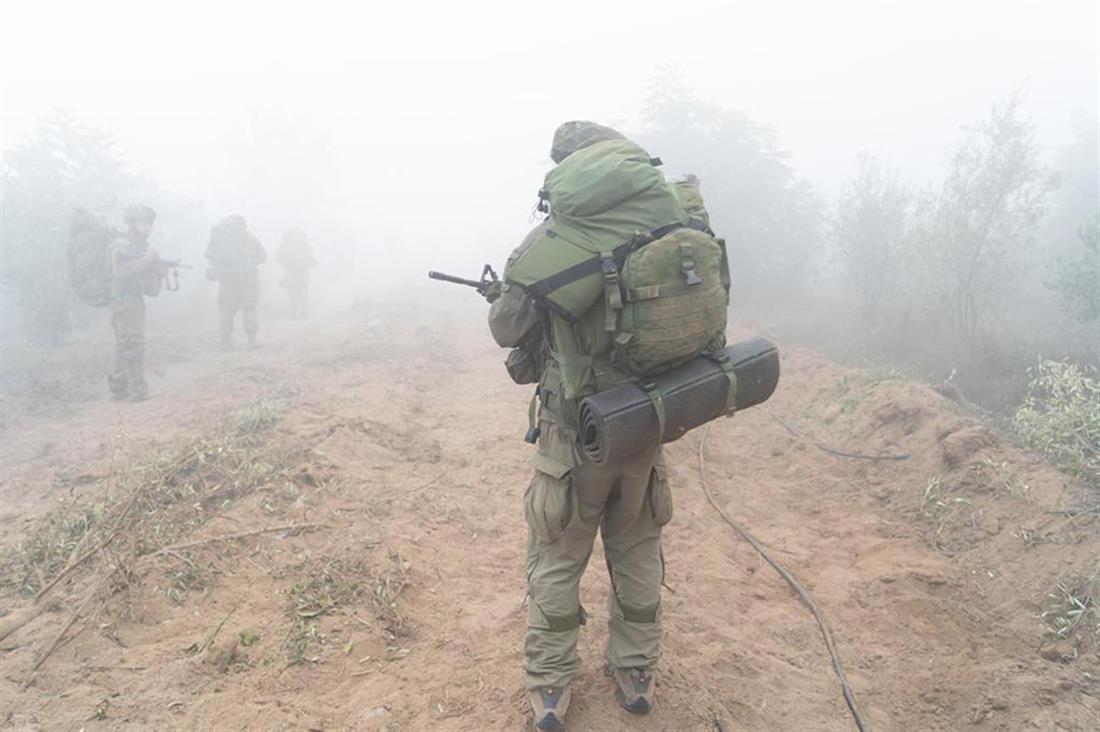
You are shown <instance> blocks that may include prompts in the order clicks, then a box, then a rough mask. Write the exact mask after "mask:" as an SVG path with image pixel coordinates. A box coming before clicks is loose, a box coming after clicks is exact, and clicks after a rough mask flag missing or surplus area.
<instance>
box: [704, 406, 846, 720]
mask: <svg viewBox="0 0 1100 732" xmlns="http://www.w3.org/2000/svg"><path fill="white" fill-rule="evenodd" d="M710 428H711V425H709V424H708V425H707V426H706V428H705V429H704V431H703V437H702V438H701V439H700V440H699V482H700V483H701V484H702V486H703V493H704V494H705V495H706V497H707V501H708V502H709V503H710V505H711V506H713V507H714V510H715V511H717V512H718V515H719V516H721V517H722V520H724V521H725V522H726V523H727V524H729V526H730V528H732V529H733V530H734V531H736V532H737V534H738V536H740V537H741V538H742V539H744V540H745V541H746V542H748V543H749V546H751V547H752V548H753V549H755V550H756V552H757V553H758V554H759V555H760V556H762V557H763V558H764V561H766V562H767V563H768V564H770V565H771V566H772V569H774V570H775V571H776V572H778V573H779V576H780V577H782V578H783V579H784V580H786V582H787V584H788V585H790V586H791V589H792V590H794V591H795V594H797V595H798V597H799V599H800V600H802V602H803V604H804V605H806V607H807V608H808V609H809V610H810V613H811V614H813V616H814V620H816V621H817V627H818V628H820V629H821V637H822V638H823V639H824V640H825V648H826V650H828V652H829V657H830V658H831V659H832V662H833V671H834V672H835V673H836V676H837V678H838V679H839V680H840V688H841V690H842V691H843V693H844V701H845V702H846V703H847V704H848V710H849V711H851V713H852V719H854V720H855V723H856V728H857V729H858V730H859V732H867V726H866V725H865V724H864V723H863V718H862V717H860V716H859V711H858V710H857V709H856V699H855V695H854V694H853V693H852V687H851V686H849V685H848V677H847V676H845V675H844V666H843V665H842V664H841V663H840V656H839V654H838V653H837V650H836V644H834V643H833V634H832V633H831V632H829V627H828V626H827V625H826V624H825V618H824V616H823V615H822V614H821V611H820V610H818V609H817V605H816V604H815V603H814V600H813V598H812V597H811V596H810V593H809V592H808V591H807V590H806V588H805V587H803V586H802V583H800V582H799V581H798V580H797V579H795V577H794V575H793V574H791V573H790V572H789V571H788V570H787V568H786V567H784V566H783V565H782V564H780V563H779V562H778V561H777V560H775V559H774V558H773V557H772V556H771V555H770V554H769V553H768V551H767V550H766V549H765V548H764V547H763V545H762V544H761V543H760V542H759V541H758V540H757V539H756V537H755V536H753V535H752V534H750V533H749V532H748V531H746V530H745V529H743V528H741V526H740V525H738V523H737V522H736V521H734V520H733V519H732V518H730V517H729V515H728V514H727V513H726V512H725V510H723V509H722V507H721V506H719V505H718V502H717V501H716V500H714V495H713V494H712V493H711V490H710V486H708V485H707V471H706V457H705V456H704V448H705V447H706V444H707V436H708V435H709V434H710Z"/></svg>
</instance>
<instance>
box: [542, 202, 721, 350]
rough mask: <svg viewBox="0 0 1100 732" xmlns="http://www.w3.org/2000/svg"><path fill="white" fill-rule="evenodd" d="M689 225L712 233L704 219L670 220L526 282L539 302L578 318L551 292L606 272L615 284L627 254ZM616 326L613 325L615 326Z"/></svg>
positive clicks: (550, 233) (551, 233) (569, 317)
mask: <svg viewBox="0 0 1100 732" xmlns="http://www.w3.org/2000/svg"><path fill="white" fill-rule="evenodd" d="M685 226H686V227H687V228H689V229H695V230H696V231H701V232H703V233H709V231H710V230H709V229H708V228H707V225H706V224H705V223H703V221H702V220H701V219H695V218H693V219H689V220H688V222H687V224H682V223H680V222H676V223H674V224H667V225H665V226H661V227H658V228H656V229H653V230H652V231H647V232H643V233H641V234H638V235H637V236H635V237H633V238H631V239H630V240H629V241H626V242H623V243H622V244H620V245H619V246H617V247H615V248H614V249H612V250H611V251H610V252H602V253H600V254H598V255H596V256H594V257H592V258H591V259H586V260H584V261H583V262H579V263H577V264H574V265H573V266H572V267H566V268H565V269H563V270H561V271H560V272H555V273H554V274H552V275H550V276H549V277H546V278H544V279H541V280H539V281H538V282H534V283H532V284H530V285H526V286H522V285H521V286H522V287H523V288H524V290H525V291H526V292H527V294H528V295H530V296H531V297H533V298H534V299H535V300H536V301H537V302H539V303H541V304H543V305H544V306H546V307H547V308H549V309H550V310H551V311H553V312H555V313H557V314H558V315H561V316H562V317H564V318H565V319H566V320H568V321H569V322H574V321H576V317H574V316H573V314H572V313H570V312H568V311H567V310H565V309H564V308H561V307H558V306H557V305H556V304H555V303H554V302H553V301H552V300H550V299H549V295H550V293H552V292H554V291H555V290H558V289H560V288H562V287H565V286H566V285H570V284H572V283H574V282H576V281H577V280H582V279H584V278H585V277H588V276H590V275H594V274H600V273H602V274H603V276H604V281H605V284H607V285H610V284H612V282H610V280H612V279H613V280H614V284H616V285H617V283H618V270H619V267H620V266H621V263H622V261H623V260H624V259H626V255H627V254H628V253H629V252H630V251H631V250H632V249H634V248H635V247H638V246H645V245H646V244H648V243H649V242H651V241H657V240H658V239H660V238H662V237H664V236H667V235H668V234H671V233H672V232H674V231H676V230H677V229H682V228H684V227H685ZM546 235H547V236H549V237H552V238H553V237H558V238H560V237H559V235H558V234H556V233H554V231H553V230H551V229H548V230H547V231H546ZM620 307H621V305H620ZM613 329H614V328H612V330H613Z"/></svg>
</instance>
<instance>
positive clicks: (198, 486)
mask: <svg viewBox="0 0 1100 732" xmlns="http://www.w3.org/2000/svg"><path fill="white" fill-rule="evenodd" d="M283 409H284V406H283V403H282V402H281V401H278V400H273V399H266V398H265V399H259V400H257V401H255V402H252V403H250V404H248V405H246V406H245V407H244V408H243V409H240V410H237V411H235V412H233V413H231V414H230V415H228V416H227V417H226V418H225V419H224V420H222V421H221V423H220V424H218V425H217V428H216V429H212V430H209V431H208V432H207V433H206V434H204V435H202V436H200V437H197V438H194V439H192V440H190V441H188V442H186V443H185V444H183V445H182V446H180V447H177V448H175V449H172V450H169V451H167V452H165V453H163V454H162V455H160V456H158V457H156V458H155V459H153V460H152V461H150V462H147V463H141V464H137V465H134V466H132V467H131V468H129V469H127V470H125V471H124V472H122V473H120V474H117V475H116V474H114V473H113V472H112V475H110V476H109V477H108V480H111V481H113V483H114V485H115V486H118V487H121V488H123V491H122V496H123V497H122V498H121V499H120V500H117V501H115V502H113V503H112V502H106V501H105V502H101V503H92V504H87V503H84V504H78V503H73V504H69V505H67V506H65V507H64V508H62V509H61V510H60V511H59V512H57V513H56V514H54V515H51V516H50V517H48V518H47V519H46V521H45V522H44V525H43V527H42V529H41V530H40V531H39V532H38V533H37V534H36V536H35V537H34V539H33V540H32V541H30V542H29V543H28V544H27V545H25V546H24V547H22V548H21V549H22V550H21V551H16V552H14V553H13V554H12V556H10V557H9V559H8V562H7V565H8V566H7V567H5V572H3V574H4V575H6V576H8V577H17V578H18V579H17V580H16V582H14V583H12V584H16V585H17V586H18V589H19V590H20V591H22V592H23V593H24V594H32V595H33V599H32V603H31V605H30V606H29V607H27V608H24V609H22V610H19V611H16V612H13V613H11V614H10V615H9V616H8V617H6V618H4V620H3V622H2V623H0V639H2V638H4V637H6V636H8V635H10V634H12V633H14V632H15V631H17V630H18V629H19V628H21V627H23V626H24V625H26V624H27V623H28V622H30V621H31V620H33V619H34V618H35V617H37V616H38V615H39V614H41V613H42V612H43V610H44V609H45V607H46V606H47V604H48V603H47V598H48V597H49V596H50V595H52V594H54V593H55V592H56V591H57V590H58V588H60V587H62V586H63V585H64V581H65V580H71V579H74V578H75V577H76V576H78V575H79V572H78V570H82V569H85V570H86V569H88V568H89V567H93V568H95V571H96V573H97V579H96V580H95V581H93V582H92V583H91V589H90V590H89V591H88V593H87V595H86V597H85V599H84V600H83V601H82V602H81V603H80V605H79V607H78V608H77V609H76V610H75V611H74V612H73V614H72V615H71V617H70V619H69V621H68V622H67V623H66V625H65V627H64V628H63V629H62V631H61V633H60V634H59V635H58V636H57V637H56V638H55V639H54V641H53V643H51V645H50V647H49V648H48V649H47V650H46V651H45V652H44V653H43V654H42V655H41V656H40V657H39V659H38V661H37V662H36V663H35V666H34V669H33V670H37V669H38V668H39V667H40V666H41V664H42V663H43V662H44V661H45V660H46V658H48V657H49V655H50V654H51V653H52V652H53V650H55V649H56V647H57V646H58V645H59V644H60V642H61V640H62V639H63V637H64V636H65V635H66V633H68V632H69V630H70V629H71V628H72V626H73V625H75V624H76V622H77V620H79V619H80V618H81V617H83V616H84V615H86V613H87V609H88V607H89V606H90V604H91V603H93V602H94V601H96V600H97V599H98V600H99V601H106V600H107V599H108V598H109V597H110V596H112V595H114V594H115V593H117V592H119V591H126V590H129V589H130V588H131V587H132V585H133V579H134V578H135V577H136V574H135V573H134V571H133V566H134V564H135V563H136V561H137V560H138V559H139V558H140V557H142V556H147V555H158V554H171V553H174V552H175V551H176V550H179V549H184V548H191V547H196V546H200V545H203V544H208V543H212V542H215V541H220V540H231V539H240V538H244V537H246V536H255V535H259V534H264V533H271V532H276V531H286V532H297V531H308V530H314V529H317V528H321V526H320V525H319V524H287V525H281V526H275V527H268V528H265V529H259V530H256V531H249V532H240V533H238V534H231V535H226V536H219V537H212V538H207V539H200V540H197V541H191V542H187V541H180V540H181V539H183V538H185V537H186V536H187V535H189V534H191V533H193V532H194V531H195V530H197V529H199V528H201V527H202V526H203V525H205V524H206V522H207V521H209V520H210V518H212V517H213V516H214V515H215V513H216V512H215V510H214V509H217V510H221V509H223V508H224V507H225V506H226V505H227V504H228V503H230V502H232V501H234V500H237V499H239V498H241V497H243V496H245V495H248V494H249V493H251V492H253V491H254V490H256V489H257V488H259V487H260V486H262V485H264V484H265V483H267V482H269V481H271V480H272V479H274V478H275V477H277V476H278V475H279V474H280V470H281V468H280V467H279V465H281V464H283V462H284V461H283V460H282V459H281V456H279V455H278V454H275V453H274V452H273V451H272V449H271V448H270V447H269V446H268V442H269V440H268V437H267V435H266V432H267V431H268V430H269V429H270V428H271V427H272V426H273V425H274V424H276V422H277V421H278V419H279V417H280V415H281V414H282V412H283ZM85 547H91V548H88V549H85ZM108 555H110V556H108ZM93 560H94V561H93ZM47 578H49V579H47ZM33 670H32V673H33ZM28 682H29V678H28Z"/></svg>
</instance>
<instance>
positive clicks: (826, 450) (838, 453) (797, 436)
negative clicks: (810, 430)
mask: <svg viewBox="0 0 1100 732" xmlns="http://www.w3.org/2000/svg"><path fill="white" fill-rule="evenodd" d="M764 409H765V410H766V411H767V413H768V415H769V416H770V417H771V418H772V419H774V420H775V421H776V422H778V423H779V425H780V426H781V427H782V428H783V429H785V430H787V432H789V433H790V434H791V437H793V438H795V439H796V440H803V439H806V438H804V437H803V436H802V435H800V434H798V431H797V430H795V428H794V427H791V426H790V425H789V424H787V423H786V422H784V421H783V419H782V418H781V417H780V416H779V415H778V414H776V413H775V412H773V411H772V409H771V407H769V406H768V405H767V404H765V405H764ZM806 441H807V442H809V443H810V444H811V445H813V446H814V447H816V448H817V449H818V450H821V452H824V453H828V454H829V455H833V456H834V457H842V458H851V459H853V460H908V459H909V458H910V457H912V456H911V455H861V454H859V453H856V452H843V451H841V450H837V449H835V448H832V447H829V446H828V445H823V444H821V443H820V442H814V441H812V440H806Z"/></svg>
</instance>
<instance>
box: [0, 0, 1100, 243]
mask: <svg viewBox="0 0 1100 732" xmlns="http://www.w3.org/2000/svg"><path fill="white" fill-rule="evenodd" d="M1097 38H1098V15H1097V3H1095V2H1042V3H1029V2H1023V3H1005V2H972V3H933V2H912V3H862V2H861V3H764V2H753V3H735V2H726V3H718V2H688V1H684V2H677V3H669V2H667V1H666V2H659V3H655V2H606V3H599V2H572V1H570V2H552V3H551V2H543V3H519V2H465V3H436V2H404V3H370V4H368V3H355V4H353V3H333V2H325V1H323V0H316V1H314V2H309V3H304V2H302V3H277V2H226V1H224V0H223V1H222V2H209V1H208V0H189V1H188V2H159V3H158V2H137V1H123V0H97V1H96V2H52V1H48V0H47V1H43V0H38V1H36V2H19V3H16V2H12V1H10V0H9V2H7V3H4V5H3V6H2V10H0V125H2V127H0V133H2V138H0V139H2V142H3V145H4V146H5V147H7V146H10V145H11V144H12V143H13V141H16V140H18V138H20V137H21V136H22V135H24V134H26V133H27V132H28V131H29V130H30V129H31V128H32V127H33V125H34V123H35V120H36V119H37V118H38V116H39V115H41V114H43V113H44V112H47V111H49V110H50V109H51V108H54V107H57V106H65V107H69V108H72V109H73V110H75V111H76V113H77V114H78V116H79V117H80V118H82V119H83V120H85V121H86V122H89V123H91V124H95V125H100V126H103V127H106V128H109V129H110V130H112V131H113V132H114V133H115V135H116V136H117V137H118V138H119V140H120V142H121V144H122V146H123V148H124V149H125V150H126V151H127V152H128V153H129V155H130V157H131V158H132V159H133V160H134V161H135V163H136V164H137V165H138V166H139V167H141V168H143V169H147V170H149V171H150V173H151V174H152V175H153V176H154V177H155V178H156V179H157V180H158V181H160V182H161V183H162V184H163V185H165V186H169V187H172V188H173V189H178V190H179V191H180V192H181V193H185V194H188V195H192V196H195V197H197V198H199V199H201V200H203V201H205V202H206V204H207V206H208V207H209V208H210V211H211V215H217V214H222V213H226V212H229V211H232V210H245V209H250V210H253V211H257V212H259V217H260V220H261V221H262V220H263V219H264V217H265V216H266V217H269V218H270V226H271V227H272V230H274V229H275V228H276V227H277V226H283V225H284V222H283V221H281V220H280V221H277V220H276V219H279V217H280V215H282V216H284V217H285V211H286V208H287V207H288V206H293V205H296V203H297V205H300V207H301V208H302V209H303V214H302V215H303V216H304V217H306V218H308V217H310V216H312V217H314V218H317V217H322V216H324V217H343V218H345V219H346V220H347V221H348V222H350V223H349V224H348V225H349V226H354V227H356V228H359V229H362V228H363V223H364V222H366V221H369V222H370V223H369V228H370V230H371V231H372V232H373V234H374V235H376V236H377V237H378V238H381V239H386V240H392V241H393V242H395V246H398V247H411V246H414V245H415V246H417V247H421V248H424V247H426V248H427V250H428V251H429V253H430V255H431V256H434V257H436V261H438V260H439V258H443V259H446V258H447V257H448V256H449V254H448V249H449V248H448V247H447V246H445V245H444V243H445V242H446V241H450V242H458V243H461V244H463V245H464V246H463V247H462V252H463V256H462V257H461V258H460V257H458V256H457V255H455V256H454V258H453V260H452V261H451V262H447V261H444V262H441V264H452V263H458V262H459V261H463V262H465V261H466V260H467V259H468V255H469V253H470V249H471V248H472V249H473V250H474V251H476V252H479V253H480V252H484V253H485V254H486V255H489V254H494V255H498V258H499V255H500V254H501V253H502V252H503V253H506V252H507V250H508V249H510V247H511V245H512V244H514V243H515V240H517V239H518V237H519V236H521V235H522V233H523V231H524V230H525V229H526V228H527V226H528V215H529V212H530V209H531V206H532V204H533V203H534V195H535V192H536V191H537V189H538V187H539V184H540V182H541V176H542V174H543V172H544V171H545V170H546V168H547V167H548V165H549V161H548V158H547V150H548V148H549V144H550V136H551V134H552V132H553V130H554V128H555V127H556V126H557V125H558V124H559V123H560V122H562V121H564V120H567V119H574V118H590V119H595V120H598V121H602V122H610V123H614V124H622V125H624V126H625V127H627V128H632V127H633V128H636V127H637V125H638V123H639V116H640V107H641V101H642V98H643V96H644V94H645V88H646V83H647V80H648V79H649V78H650V77H651V75H652V73H653V71H654V70H655V69H656V68H657V67H659V66H661V65H663V64H673V65H675V66H676V67H677V68H678V69H679V70H680V71H681V72H682V73H683V75H684V76H685V77H686V79H687V81H688V82H689V83H690V84H691V85H692V86H694V88H695V89H696V91H697V93H698V95H699V96H701V97H703V98H705V99H707V100H709V101H712V102H715V103H718V104H721V105H724V106H727V107H731V108H738V109H741V110H743V111H745V112H747V113H749V114H750V115H751V116H752V117H754V118H756V119H757V120H759V121H761V122H764V123H767V124H769V125H770V126H771V127H773V128H774V130H775V131H776V133H777V134H778V136H779V139H780V142H781V143H782V145H783V146H784V147H785V148H786V149H787V150H789V151H790V153H791V162H792V164H793V165H794V166H795V167H796V169H797V171H798V173H799V175H801V176H802V177H805V178H807V179H809V180H810V181H811V182H812V183H814V184H815V185H817V186H818V187H819V188H820V189H821V190H822V191H823V192H825V193H826V195H828V194H830V193H831V192H832V191H834V190H835V189H836V187H837V185H838V184H839V182H840V181H842V180H843V179H845V178H846V177H847V176H849V175H851V174H852V173H853V172H854V169H855V164H856V157H857V155H858V154H859V152H861V151H863V150H867V151H871V152H875V153H877V154H879V155H881V156H883V157H885V158H887V159H889V160H891V161H892V162H893V163H894V164H895V165H896V166H898V167H899V168H900V169H901V170H902V171H903V172H904V173H905V174H907V175H908V176H910V177H912V178H914V179H917V180H918V181H928V180H932V179H934V178H935V176H936V175H938V173H939V172H940V170H941V168H942V163H943V160H944V158H945V155H946V153H947V150H948V148H949V147H950V145H951V144H953V143H954V142H955V141H956V140H957V139H958V135H959V128H960V126H961V125H963V124H965V123H968V122H971V121H973V120H975V119H977V118H979V117H981V116H983V115H984V114H986V113H987V111H988V109H989V108H990V105H991V104H992V103H993V102H994V101H995V100H997V99H1001V98H1004V97H1005V96H1007V95H1008V94H1010V93H1012V92H1013V91H1014V90H1017V89H1021V90H1022V91H1023V94H1024V99H1025V105H1024V109H1025V112H1026V113H1027V114H1028V115H1030V116H1031V117H1032V118H1033V119H1034V121H1035V122H1036V123H1037V124H1038V127H1039V133H1040V139H1041V140H1042V142H1043V143H1044V145H1045V146H1046V147H1047V148H1048V149H1051V150H1052V149H1054V148H1055V147H1056V146H1058V145H1060V144H1062V143H1063V142H1064V141H1065V140H1066V138H1067V136H1068V133H1069V120H1070V118H1071V116H1072V114H1073V110H1074V109H1075V108H1088V109H1093V110H1095V109H1096V108H1097V104H1098V101H1097V94H1098V91H1097V90H1098V87H1100V70H1098V69H1100V67H1098V57H1097ZM651 152H653V153H654V154H657V155H659V154H660V151H659V150H655V151H651ZM666 162H668V163H669V164H670V167H675V161H666ZM425 239H427V240H429V241H430V242H434V243H430V244H425V243H424V241H423V240H425ZM451 248H453V247H451ZM417 263H418V264H419V261H418V262H417Z"/></svg>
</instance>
